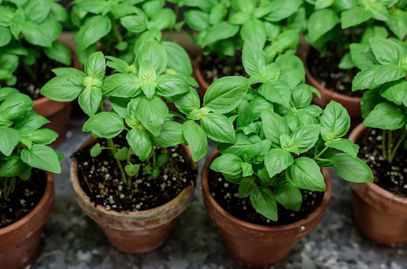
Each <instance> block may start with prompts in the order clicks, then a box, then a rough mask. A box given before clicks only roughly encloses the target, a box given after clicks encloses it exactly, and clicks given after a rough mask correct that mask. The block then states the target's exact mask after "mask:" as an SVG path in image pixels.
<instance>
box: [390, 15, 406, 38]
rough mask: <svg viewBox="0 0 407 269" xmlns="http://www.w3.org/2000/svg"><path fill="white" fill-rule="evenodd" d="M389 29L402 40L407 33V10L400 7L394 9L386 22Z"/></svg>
mask: <svg viewBox="0 0 407 269" xmlns="http://www.w3.org/2000/svg"><path fill="white" fill-rule="evenodd" d="M386 23H387V26H388V27H389V28H390V30H391V31H392V32H393V33H394V34H395V35H396V36H397V37H398V38H399V39H400V40H403V39H404V38H405V36H406V35H407V12H406V11H405V10H404V11H403V10H401V9H396V10H394V11H393V12H392V13H391V14H390V16H389V19H388V21H387V22H386Z"/></svg>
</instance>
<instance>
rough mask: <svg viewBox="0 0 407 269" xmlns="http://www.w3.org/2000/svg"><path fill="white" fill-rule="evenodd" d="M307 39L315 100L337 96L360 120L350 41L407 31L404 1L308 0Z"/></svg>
mask: <svg viewBox="0 0 407 269" xmlns="http://www.w3.org/2000/svg"><path fill="white" fill-rule="evenodd" d="M308 2H310V3H311V2H312V4H308V5H307V7H308V11H309V12H308V15H307V30H306V32H305V39H306V41H307V43H308V44H310V45H311V48H309V49H308V53H306V54H307V55H306V56H305V58H306V59H304V61H305V65H306V71H307V80H308V82H309V83H310V84H311V85H312V86H314V87H315V88H317V89H318V90H319V91H320V92H321V95H322V96H321V98H320V99H317V98H316V99H315V100H314V102H315V103H317V104H318V105H320V106H326V105H327V104H328V103H329V102H330V101H331V100H335V101H337V102H339V103H341V104H342V105H343V106H345V107H346V109H347V110H348V112H349V113H350V115H351V117H352V118H353V119H354V120H356V121H360V118H361V114H360V113H361V112H360V101H361V100H360V97H361V94H360V92H355V91H352V80H353V78H354V76H355V75H356V73H357V63H356V62H355V61H357V59H353V58H352V57H351V56H350V53H349V45H350V44H351V43H365V44H366V43H368V42H369V39H370V38H372V37H384V38H385V37H387V36H389V35H394V36H396V37H398V38H399V39H403V38H405V36H406V34H407V23H406V21H407V12H406V7H407V6H406V2H405V1H391V2H385V1H373V2H372V1H308Z"/></svg>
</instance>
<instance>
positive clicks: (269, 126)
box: [261, 111, 289, 145]
mask: <svg viewBox="0 0 407 269" xmlns="http://www.w3.org/2000/svg"><path fill="white" fill-rule="evenodd" d="M261 121H262V123H263V131H264V135H265V136H266V138H267V139H269V140H270V141H271V142H272V143H273V144H274V145H280V136H281V135H283V134H288V133H289V129H288V126H287V124H286V123H285V121H284V119H283V118H282V117H281V116H280V115H278V114H277V113H274V112H271V111H263V112H262V113H261Z"/></svg>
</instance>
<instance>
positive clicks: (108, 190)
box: [73, 142, 197, 212]
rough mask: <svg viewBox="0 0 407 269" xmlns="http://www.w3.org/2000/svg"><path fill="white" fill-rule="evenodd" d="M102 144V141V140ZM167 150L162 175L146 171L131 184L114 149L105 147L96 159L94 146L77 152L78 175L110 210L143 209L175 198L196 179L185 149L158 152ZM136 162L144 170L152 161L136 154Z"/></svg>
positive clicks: (88, 191) (89, 192)
mask: <svg viewBox="0 0 407 269" xmlns="http://www.w3.org/2000/svg"><path fill="white" fill-rule="evenodd" d="M100 143H101V144H102V142H100ZM164 151H167V152H168V154H169V155H170V159H169V161H168V163H167V165H166V166H165V167H163V168H161V171H160V176H159V177H158V178H157V179H152V178H151V177H150V175H146V174H142V173H141V172H140V174H139V176H137V177H134V178H133V182H132V185H131V187H128V186H127V185H126V184H124V183H123V181H122V180H121V176H120V170H119V168H118V166H117V163H116V160H115V159H114V157H113V156H112V155H111V154H110V151H107V150H104V151H102V153H101V154H100V155H99V156H97V157H95V158H93V157H91V156H90V148H85V149H83V150H80V151H78V152H76V153H75V154H74V156H73V157H74V158H75V159H76V160H77V161H78V174H79V175H78V178H79V182H80V184H81V187H82V189H83V190H84V191H85V193H86V194H87V195H88V196H89V197H90V199H91V201H92V202H93V203H95V204H97V205H102V206H103V207H104V208H105V209H106V210H114V211H118V212H123V211H129V212H131V211H140V210H146V209H151V208H155V207H158V206H161V205H163V204H165V203H167V202H169V201H171V200H172V199H174V198H175V197H176V196H177V195H178V194H179V193H181V191H182V190H184V189H185V188H186V187H188V186H189V185H190V184H191V181H195V180H196V176H197V171H196V170H194V169H192V168H191V165H190V164H189V162H188V160H187V159H185V158H184V156H183V155H182V153H181V148H180V147H177V148H168V149H166V150H164V149H156V153H157V155H158V154H160V153H163V152H164ZM132 163H138V164H140V165H141V168H140V171H143V168H144V167H146V166H147V165H150V166H151V161H147V162H140V161H139V160H138V159H136V158H135V157H134V159H133V160H132Z"/></svg>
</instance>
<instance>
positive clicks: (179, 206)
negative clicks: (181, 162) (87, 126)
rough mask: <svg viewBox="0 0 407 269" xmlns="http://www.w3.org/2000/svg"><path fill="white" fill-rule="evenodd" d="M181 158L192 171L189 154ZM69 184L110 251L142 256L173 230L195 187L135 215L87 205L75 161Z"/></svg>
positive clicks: (161, 241)
mask: <svg viewBox="0 0 407 269" xmlns="http://www.w3.org/2000/svg"><path fill="white" fill-rule="evenodd" d="M94 142H95V139H94V138H90V139H89V140H88V141H87V142H85V144H84V145H83V146H82V148H84V147H86V146H87V145H91V144H93V143H94ZM185 155H186V157H188V158H187V160H189V161H190V163H191V166H192V167H193V168H196V164H195V163H193V162H192V158H191V156H190V155H189V150H186V151H185ZM71 180H72V185H73V188H74V191H75V196H76V201H77V202H78V204H79V207H80V208H81V209H82V211H83V212H84V213H85V214H86V215H88V216H89V217H90V218H91V219H93V220H94V221H95V222H96V223H97V224H98V225H99V226H100V228H101V229H102V230H103V232H104V233H105V234H106V236H107V238H108V239H109V241H110V242H111V244H112V245H113V246H114V247H116V248H117V249H119V250H121V251H123V252H127V253H144V252H149V251H152V250H154V249H156V248H158V247H160V246H161V245H162V244H163V243H164V242H165V240H166V239H167V237H168V235H169V233H170V232H171V230H172V229H173V228H174V226H175V224H176V221H177V218H178V217H179V216H180V215H181V213H182V212H183V211H184V210H185V209H186V208H187V206H188V205H189V203H190V202H191V200H192V198H193V196H194V191H195V185H194V184H193V183H191V185H190V186H188V187H187V188H185V189H184V190H183V191H182V192H181V193H180V194H178V196H177V197H175V198H174V199H173V200H171V201H169V202H168V203H166V204H164V205H162V206H159V207H156V208H152V209H148V210H142V211H138V212H117V211H107V210H106V209H105V208H104V207H103V206H101V205H95V204H94V203H92V202H91V200H90V198H89V196H88V195H87V194H86V193H85V192H84V191H83V189H82V187H81V185H80V183H79V180H78V167H77V162H76V160H73V161H72V163H71Z"/></svg>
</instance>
